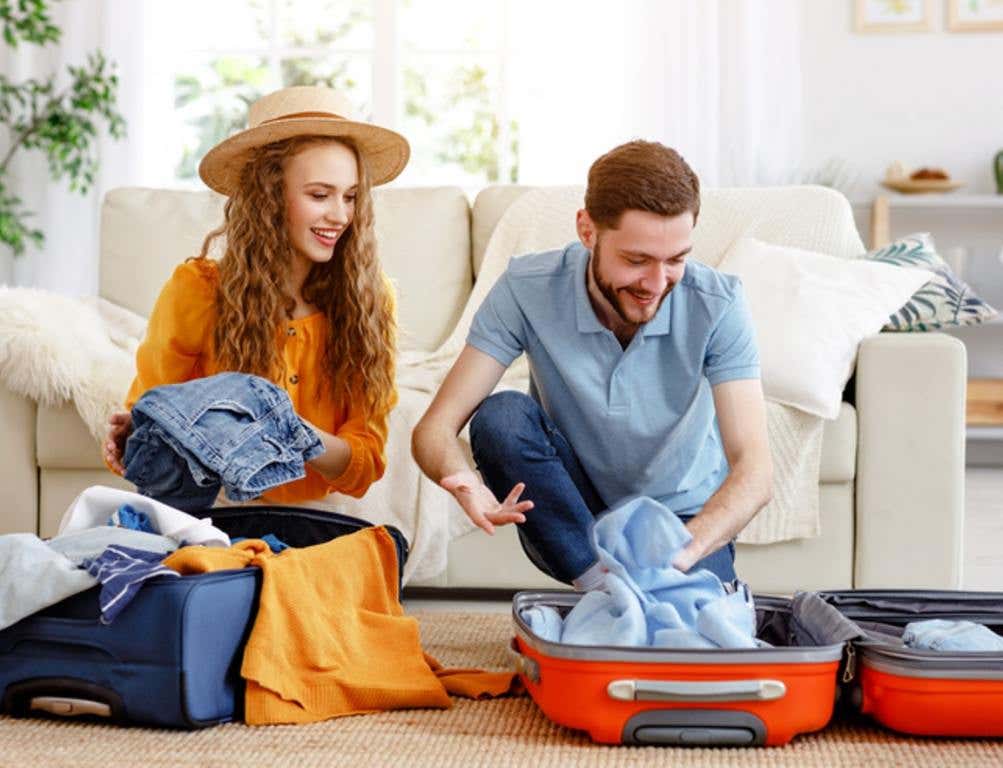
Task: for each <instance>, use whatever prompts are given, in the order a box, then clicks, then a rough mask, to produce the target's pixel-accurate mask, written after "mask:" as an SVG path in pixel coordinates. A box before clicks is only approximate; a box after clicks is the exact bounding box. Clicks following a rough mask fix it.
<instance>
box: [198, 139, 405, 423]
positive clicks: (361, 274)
mask: <svg viewBox="0 0 1003 768" xmlns="http://www.w3.org/2000/svg"><path fill="white" fill-rule="evenodd" d="M328 142H330V143H340V144H343V145H345V146H346V147H348V148H349V149H351V150H352V152H353V154H354V155H355V158H356V163H357V164H358V174H359V184H358V193H357V196H356V201H355V215H354V218H353V219H352V222H351V224H350V225H349V227H348V229H347V231H346V233H345V235H343V236H342V237H341V238H340V239H339V240H338V242H337V243H336V244H335V248H334V257H333V258H332V259H331V260H330V261H328V262H326V263H323V264H318V263H315V264H313V265H312V267H311V268H310V271H309V273H308V274H307V277H306V280H305V282H304V284H303V289H302V294H303V300H304V301H306V302H307V303H309V304H313V305H315V306H317V307H318V308H319V309H320V310H321V311H322V312H323V313H324V314H325V316H326V317H327V325H328V336H327V341H326V343H325V345H324V353H323V358H322V359H323V366H322V370H321V371H320V372H319V373H320V375H319V376H318V377H317V379H316V381H315V386H316V387H317V394H320V393H321V391H322V389H323V388H324V387H328V388H331V390H332V391H333V392H334V393H335V394H336V395H340V396H341V397H348V396H350V397H352V398H353V399H354V398H357V397H361V398H362V399H363V401H364V402H365V403H366V405H367V406H368V407H369V408H370V409H371V410H380V409H383V408H386V407H388V404H389V403H390V402H391V401H392V399H393V397H394V354H395V345H396V335H397V333H396V330H397V329H396V322H395V320H394V313H393V302H392V298H391V296H390V295H389V291H390V288H389V286H388V285H387V282H386V280H385V279H384V277H383V271H382V269H381V268H380V263H379V259H378V258H377V254H376V237H375V234H374V229H373V203H372V195H371V188H370V183H369V175H368V172H367V170H366V165H365V162H363V158H362V156H361V154H360V152H359V149H358V147H357V146H356V145H355V144H354V143H353V142H352V141H351V140H349V139H342V138H339V139H332V138H329V137H319V136H299V137H296V138H293V139H287V140H285V141H280V142H276V143H274V144H268V145H266V146H263V147H259V148H258V149H257V150H255V151H254V154H253V155H252V157H251V158H250V160H249V161H248V162H247V163H246V164H245V166H244V168H243V170H242V172H241V180H240V185H239V187H238V188H237V191H236V192H234V194H233V195H232V196H231V197H230V198H229V199H228V200H227V202H226V205H225V207H224V209H223V211H224V216H223V224H222V226H220V227H219V228H218V229H216V230H213V231H212V232H210V233H209V234H208V235H207V236H206V239H205V241H204V242H203V244H202V250H201V252H200V254H199V256H198V258H199V259H207V258H209V250H210V247H211V246H212V244H213V242H214V241H215V240H216V239H217V238H219V237H222V236H225V237H226V243H225V249H224V253H223V257H222V258H221V259H220V261H219V288H218V290H217V294H216V311H217V314H216V317H217V320H216V326H215V328H214V329H213V348H214V351H215V355H216V360H217V363H218V364H219V366H220V368H221V369H222V370H230V371H241V372H244V373H253V374H257V375H259V376H263V377H265V378H269V379H271V380H272V381H281V380H282V378H283V377H284V369H285V365H284V363H283V358H282V345H283V344H284V343H285V338H286V337H285V334H283V333H281V332H280V331H279V328H280V326H281V324H283V323H284V322H285V321H286V320H287V319H289V318H290V317H291V316H292V312H293V310H294V309H295V307H296V302H295V300H294V299H293V297H291V296H289V295H288V293H287V292H286V290H285V276H286V274H287V272H288V271H289V269H290V266H291V264H292V259H293V253H294V252H293V246H292V242H291V241H290V239H289V231H288V228H287V226H286V199H285V184H284V168H285V164H286V162H287V161H288V159H289V158H291V157H292V156H293V155H295V154H297V153H298V152H300V151H302V150H303V149H306V148H307V147H309V146H313V145H315V144H318V143H328Z"/></svg>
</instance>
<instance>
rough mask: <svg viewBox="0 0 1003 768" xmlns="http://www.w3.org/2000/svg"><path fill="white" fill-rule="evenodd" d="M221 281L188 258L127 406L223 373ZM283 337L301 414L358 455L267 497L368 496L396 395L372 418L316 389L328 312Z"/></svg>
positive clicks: (147, 343) (153, 330) (286, 328)
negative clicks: (218, 331)
mask: <svg viewBox="0 0 1003 768" xmlns="http://www.w3.org/2000/svg"><path fill="white" fill-rule="evenodd" d="M218 284H219V271H218V267H217V264H216V262H214V261H212V260H210V259H196V260H193V261H186V262H184V263H183V264H181V265H180V266H179V267H178V268H177V269H175V270H174V274H173V275H172V276H171V278H170V279H169V280H168V281H167V283H166V284H165V285H164V287H163V289H162V290H161V292H160V296H159V298H158V299H157V303H156V305H155V306H154V307H153V312H152V314H151V315H150V320H149V323H148V325H147V327H146V337H145V338H144V339H143V342H142V344H140V346H139V349H138V350H137V351H136V378H135V380H134V381H133V382H132V386H131V387H130V388H129V394H128V395H127V396H126V402H125V407H126V408H127V409H129V410H132V406H133V405H135V403H136V401H137V400H138V399H139V398H140V396H141V395H142V394H143V393H144V392H146V390H148V389H152V388H153V387H158V386H161V385H163V384H180V383H182V382H185V381H191V380H192V379H198V378H201V377H203V376H212V375H213V374H216V373H220V372H221V371H220V368H219V366H218V365H217V363H216V360H215V356H214V354H213V350H212V335H213V328H214V326H215V323H216V309H215V307H216V304H215V300H216V290H217V286H218ZM392 295H393V293H392V292H391V296H392ZM276 334H277V338H278V339H280V343H281V344H282V355H283V358H284V362H285V367H286V374H285V375H286V378H285V381H280V382H277V383H278V385H279V386H281V387H282V388H283V389H285V390H286V392H288V393H289V399H290V400H291V401H292V405H293V409H294V410H295V411H296V413H298V414H299V415H300V416H302V417H303V418H305V419H307V420H308V421H310V422H312V423H314V424H316V425H317V426H318V427H320V428H321V429H323V430H324V431H326V432H330V433H332V434H334V435H337V436H338V437H340V438H342V439H343V440H345V442H347V443H348V445H349V446H350V448H351V451H352V453H351V459H350V461H349V464H348V467H347V468H346V469H345V471H344V472H343V473H342V474H341V475H340V476H339V477H337V478H335V479H334V480H332V481H331V482H327V481H326V480H324V478H323V477H322V476H321V475H320V473H319V472H317V471H316V470H314V469H313V468H312V467H309V466H308V467H307V468H306V477H304V478H302V479H300V480H295V481H293V482H290V483H286V484H285V485H280V486H279V487H277V488H273V489H272V490H270V491H268V492H267V493H265V494H263V498H265V499H267V500H268V501H272V502H275V503H278V504H295V503H297V502H300V501H306V500H310V499H320V498H323V497H324V496H326V495H327V494H329V493H332V492H338V493H345V494H348V495H350V496H356V497H360V496H362V495H363V494H365V492H366V490H368V488H369V486H370V485H372V483H374V482H375V481H377V480H379V479H380V477H382V476H383V471H384V469H385V468H386V457H385V455H384V446H385V444H386V441H387V429H388V424H387V422H388V418H389V412H390V410H391V409H392V408H393V406H394V405H395V404H396V395H395V396H394V398H392V401H391V402H390V403H388V405H387V408H386V410H383V411H380V412H379V413H370V412H368V411H367V409H365V408H364V407H363V405H362V403H361V402H357V401H354V400H353V399H352V398H350V397H348V396H345V397H340V398H335V397H334V396H333V395H332V394H331V393H330V392H321V393H319V394H318V393H317V392H316V391H315V388H314V386H313V385H314V384H315V383H316V376H317V372H318V371H319V370H320V365H321V358H322V355H323V351H324V343H325V340H326V338H327V319H326V317H325V316H324V314H323V313H321V312H317V313H314V314H312V315H309V316H307V317H303V318H299V319H297V320H289V321H287V322H285V323H283V324H282V327H281V328H278V329H276Z"/></svg>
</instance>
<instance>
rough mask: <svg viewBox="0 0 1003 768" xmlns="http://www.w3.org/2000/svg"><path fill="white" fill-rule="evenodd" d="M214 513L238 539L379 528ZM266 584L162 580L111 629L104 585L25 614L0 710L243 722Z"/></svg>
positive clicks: (1, 637)
mask: <svg viewBox="0 0 1003 768" xmlns="http://www.w3.org/2000/svg"><path fill="white" fill-rule="evenodd" d="M205 514H206V515H210V516H211V517H212V521H213V524H214V525H216V526H217V527H218V528H220V529H222V530H223V531H225V532H226V533H227V534H229V535H230V536H231V537H238V536H244V537H249V538H251V537H257V536H263V535H264V534H266V533H272V534H275V536H277V537H278V538H279V539H281V540H282V541H284V542H286V543H287V544H289V545H290V546H293V547H305V546H310V545H313V544H319V543H323V542H325V541H330V540H331V539H334V538H337V537H338V536H344V535H347V534H350V533H355V532H356V531H359V530H362V529H363V528H367V527H369V525H370V524H369V523H367V522H365V521H363V520H358V519H356V518H353V517H348V516H346V515H337V514H332V513H327V512H319V511H317V510H309V509H299V508H291V507H267V506H249V507H224V508H216V509H212V510H208V511H207V512H206V513H205ZM387 530H388V531H389V532H390V534H391V535H392V536H393V539H394V542H395V543H396V545H397V555H398V557H397V562H398V583H400V577H401V574H402V572H403V566H404V561H405V560H406V558H407V554H408V544H407V541H406V540H405V538H404V536H403V535H402V534H401V533H400V531H398V530H396V529H395V528H392V527H390V526H388V527H387ZM260 586H261V571H260V570H259V569H257V568H247V569H243V570H231V571H217V572H214V573H207V574H202V575H199V576H182V577H180V578H176V579H156V580H153V581H150V582H149V583H147V584H146V585H145V586H144V587H143V588H142V589H141V590H140V592H139V593H138V594H137V596H136V598H135V599H134V600H133V602H132V603H131V604H130V605H129V606H128V607H126V608H125V610H123V611H122V613H121V614H120V615H119V616H118V617H117V618H116V619H115V621H114V622H113V623H112V624H109V625H106V624H102V623H101V622H100V620H99V617H100V610H99V607H98V593H99V588H98V587H95V588H93V589H90V590H88V591H86V592H83V593H81V594H79V595H75V596H73V597H71V598H68V599H67V600H64V601H62V602H61V603H58V604H57V605H54V606H51V607H49V608H47V609H45V610H44V611H40V612H39V613H37V614H35V615H33V616H30V617H28V618H26V619H23V620H22V621H19V622H18V623H17V624H14V625H13V626H10V627H8V628H7V629H5V630H3V631H0V693H2V707H3V711H4V712H5V713H7V714H11V715H31V714H35V713H39V712H43V713H49V714H55V715H62V716H75V715H85V716H96V717H99V718H105V719H110V720H114V721H116V722H121V723H141V724H145V725H157V726H167V727H178V728H202V727H205V726H209V725H215V724H217V723H224V722H228V721H231V720H240V719H242V716H243V713H242V706H243V691H244V685H243V680H242V679H241V677H240V665H241V660H242V658H243V649H244V644H245V643H246V641H247V638H248V636H249V635H250V632H251V627H252V626H253V624H254V617H255V615H256V612H257V604H258V592H259V589H260Z"/></svg>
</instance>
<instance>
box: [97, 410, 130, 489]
mask: <svg viewBox="0 0 1003 768" xmlns="http://www.w3.org/2000/svg"><path fill="white" fill-rule="evenodd" d="M131 434H132V413H130V412H129V411H116V412H115V413H113V414H112V415H111V417H110V418H109V419H108V435H107V436H106V437H105V443H104V460H105V462H107V464H108V466H110V467H111V468H112V469H113V470H115V471H116V472H118V473H119V474H120V475H124V474H125V467H123V466H122V455H123V454H124V453H125V441H126V440H128V439H129V435H131Z"/></svg>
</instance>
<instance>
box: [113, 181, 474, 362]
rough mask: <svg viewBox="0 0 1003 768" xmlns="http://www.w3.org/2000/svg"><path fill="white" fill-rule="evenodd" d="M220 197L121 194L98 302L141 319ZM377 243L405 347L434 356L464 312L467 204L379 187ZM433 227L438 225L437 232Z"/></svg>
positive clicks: (219, 207) (190, 251)
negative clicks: (393, 289)
mask: <svg viewBox="0 0 1003 768" xmlns="http://www.w3.org/2000/svg"><path fill="white" fill-rule="evenodd" d="M224 201H225V198H223V197H221V196H220V195H217V194H216V193H214V192H208V191H201V192H193V191H186V190H159V189H141V188H122V189H115V190H112V191H111V192H109V193H108V195H107V196H106V197H105V200H104V205H103V207H102V211H101V263H100V277H99V290H100V294H101V296H103V297H104V298H106V299H108V300H109V301H113V302H115V303H116V304H120V305H122V306H124V307H127V308H128V309H131V310H132V311H133V312H137V313H139V314H140V315H143V316H144V317H146V316H148V315H149V314H150V310H151V309H152V307H153V303H154V301H156V298H157V295H158V294H159V292H160V289H161V287H162V286H163V284H164V283H165V282H166V281H167V278H168V277H170V275H171V272H172V271H173V270H174V267H176V266H177V265H178V264H179V263H180V262H182V261H184V260H185V259H187V258H189V257H192V256H196V255H198V253H199V251H200V250H201V247H202V241H203V240H204V238H205V236H206V234H207V233H208V232H209V231H210V230H211V229H213V228H214V227H216V226H217V225H218V224H219V222H220V221H221V220H222V216H223V213H222V211H223V203H224ZM373 201H374V208H375V218H376V238H377V241H378V243H379V248H380V258H381V260H382V262H383V266H384V269H385V270H386V272H387V274H388V275H389V276H390V278H391V279H392V280H393V281H394V283H395V285H396V286H397V290H398V317H399V321H400V328H401V347H402V348H404V349H406V348H414V347H417V348H421V349H434V348H435V347H436V346H438V344H439V342H440V341H442V339H443V338H445V336H446V334H447V333H448V332H449V331H450V329H452V327H453V325H455V323H456V320H457V318H458V317H459V316H460V312H461V311H462V310H463V307H464V305H465V304H466V300H467V296H468V295H469V294H470V287H471V285H472V283H473V274H472V271H471V266H470V206H469V204H468V203H467V198H466V195H465V194H464V193H463V191H462V190H461V189H459V188H458V187H442V188H434V189H393V188H390V189H383V188H380V189H376V190H374V192H373ZM430 222H434V226H430Z"/></svg>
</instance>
